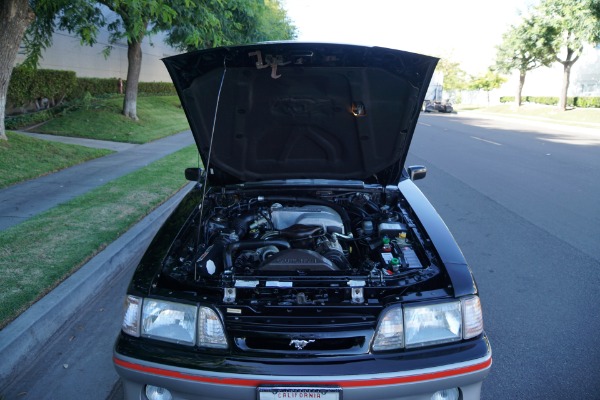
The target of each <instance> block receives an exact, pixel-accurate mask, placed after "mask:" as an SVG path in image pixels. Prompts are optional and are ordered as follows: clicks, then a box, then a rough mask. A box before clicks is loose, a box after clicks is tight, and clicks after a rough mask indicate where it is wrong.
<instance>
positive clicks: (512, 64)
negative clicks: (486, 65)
mask: <svg viewBox="0 0 600 400" xmlns="http://www.w3.org/2000/svg"><path fill="white" fill-rule="evenodd" d="M555 35H556V29H555V28H554V27H552V26H548V25H544V24H540V23H539V22H538V20H537V17H535V16H529V17H526V18H525V19H523V21H522V22H521V24H519V25H517V26H511V28H510V29H509V30H508V31H507V32H506V33H504V35H502V44H501V45H500V46H498V47H497V54H496V67H497V68H498V70H499V71H500V72H502V73H505V74H508V73H510V72H511V71H513V70H517V71H519V72H520V74H521V75H524V74H525V73H526V72H527V71H531V70H532V69H535V68H538V67H541V66H549V65H550V64H552V63H553V62H554V55H553V54H551V53H550V52H548V50H547V49H548V47H549V46H551V45H552V41H553V40H554V36H555Z"/></svg>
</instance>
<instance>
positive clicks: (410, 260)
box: [401, 247, 423, 268]
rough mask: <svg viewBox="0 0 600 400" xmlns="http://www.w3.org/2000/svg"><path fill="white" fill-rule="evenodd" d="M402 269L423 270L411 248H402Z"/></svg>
mask: <svg viewBox="0 0 600 400" xmlns="http://www.w3.org/2000/svg"><path fill="white" fill-rule="evenodd" d="M401 250H402V261H403V263H402V267H404V268H423V266H422V265H421V261H419V257H417V253H415V251H414V250H413V249H411V248H410V247H402V249H401Z"/></svg>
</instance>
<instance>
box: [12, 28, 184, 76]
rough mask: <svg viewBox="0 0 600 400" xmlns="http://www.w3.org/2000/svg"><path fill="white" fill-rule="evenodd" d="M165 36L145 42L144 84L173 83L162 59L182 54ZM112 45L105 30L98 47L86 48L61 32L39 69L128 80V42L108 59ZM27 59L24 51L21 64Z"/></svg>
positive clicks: (118, 46)
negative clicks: (106, 51) (108, 50)
mask: <svg viewBox="0 0 600 400" xmlns="http://www.w3.org/2000/svg"><path fill="white" fill-rule="evenodd" d="M163 38H164V36H163V35H161V34H158V35H154V36H152V37H150V38H148V37H146V38H144V40H143V42H142V69H141V73H140V81H141V82H170V81H171V78H170V76H169V74H168V73H167V70H166V68H165V67H164V65H163V63H162V61H160V60H161V58H164V57H168V56H171V55H175V54H177V53H179V52H178V51H177V50H176V49H173V48H172V47H170V46H168V45H166V44H165V43H164V41H163ZM108 45H109V34H108V32H107V31H106V30H105V29H102V30H101V31H100V32H99V35H98V38H97V41H96V44H95V45H94V46H86V45H82V44H81V42H80V40H79V38H78V37H76V35H75V34H70V33H68V32H65V31H57V32H55V33H54V35H53V37H52V46H51V47H50V48H48V49H47V50H46V51H45V52H43V54H42V59H41V60H40V64H39V68H43V69H58V70H69V71H75V73H76V74H77V76H78V77H89V78H122V79H125V78H126V77H127V65H128V62H127V42H126V41H125V40H124V39H123V40H122V41H121V42H119V43H116V44H114V45H113V48H112V51H111V53H110V56H108V57H106V58H105V57H104V55H103V54H102V50H104V49H105V48H106V46H108ZM24 59H25V53H24V51H21V52H19V54H18V56H17V60H16V62H17V64H20V63H22V62H23V60H24Z"/></svg>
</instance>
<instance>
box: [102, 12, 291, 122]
mask: <svg viewBox="0 0 600 400" xmlns="http://www.w3.org/2000/svg"><path fill="white" fill-rule="evenodd" d="M97 1H98V2H99V3H100V4H103V5H105V6H106V7H108V8H109V9H110V10H112V11H113V12H115V13H116V14H117V15H118V16H119V17H120V20H116V21H115V22H113V23H111V24H109V25H108V26H107V27H108V30H109V32H110V33H111V39H110V40H111V43H115V42H116V41H118V40H120V39H123V38H124V39H126V40H127V59H128V68H127V87H126V89H125V98H124V100H123V114H124V115H126V116H127V117H129V118H132V119H134V120H137V119H138V117H137V92H138V83H139V76H140V71H141V65H142V49H141V44H142V41H143V39H144V37H146V36H148V35H151V34H154V33H157V32H160V31H164V32H167V40H166V41H167V43H168V44H171V45H173V46H175V47H178V48H180V49H192V48H203V47H211V46H219V45H222V44H231V43H234V42H246V41H247V40H248V38H251V39H252V38H265V39H290V38H291V37H280V36H281V34H282V33H281V32H282V30H281V29H282V28H283V31H284V32H285V28H286V27H290V26H291V25H290V24H289V22H288V21H287V20H283V18H284V17H285V12H284V11H283V9H282V8H281V6H280V4H279V2H278V1H276V0H264V1H258V2H257V1H254V0H231V1H218V0H97ZM271 24H273V25H271ZM261 27H263V28H265V29H263V28H261ZM274 28H277V30H274ZM288 32H295V31H294V30H293V28H290V29H288Z"/></svg>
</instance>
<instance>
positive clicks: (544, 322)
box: [409, 114, 600, 399]
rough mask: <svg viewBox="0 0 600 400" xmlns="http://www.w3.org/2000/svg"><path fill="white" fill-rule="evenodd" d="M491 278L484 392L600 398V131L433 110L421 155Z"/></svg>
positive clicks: (456, 228)
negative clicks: (488, 354) (490, 355)
mask: <svg viewBox="0 0 600 400" xmlns="http://www.w3.org/2000/svg"><path fill="white" fill-rule="evenodd" d="M409 163H410V164H423V165H426V166H427V168H428V173H427V177H426V178H425V179H424V180H422V181H418V182H417V184H418V186H419V187H420V188H421V190H422V191H423V192H424V193H425V194H426V195H427V196H428V198H429V199H430V201H431V202H432V203H433V205H434V206H435V207H436V209H437V210H438V212H439V213H440V214H441V216H442V217H443V219H444V220H445V222H446V224H447V225H448V226H449V228H450V230H451V231H452V232H453V234H454V236H455V238H456V239H457V241H458V242H459V244H460V245H461V247H462V250H463V252H464V254H465V256H466V258H467V260H468V261H469V263H470V265H471V267H472V269H473V272H474V275H475V278H476V280H477V282H478V284H479V289H480V292H481V298H482V302H483V307H484V323H485V329H486V331H487V333H488V335H489V337H490V341H491V344H492V349H493V353H494V356H493V357H494V365H493V367H492V372H491V374H490V375H489V377H488V378H487V380H486V382H485V383H484V385H483V398H484V399H600V301H599V298H598V297H599V295H600V178H599V177H600V132H591V131H589V130H588V131H587V132H583V131H581V130H577V129H573V128H561V129H559V130H557V129H556V128H555V127H551V126H546V125H542V126H537V125H528V124H523V123H513V122H509V121H506V120H488V119H481V118H477V117H476V116H472V117H465V116H463V115H443V114H430V115H428V114H423V115H422V117H421V119H420V122H419V125H418V128H417V131H416V133H415V138H414V140H413V144H412V146H411V151H410V155H409Z"/></svg>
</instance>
